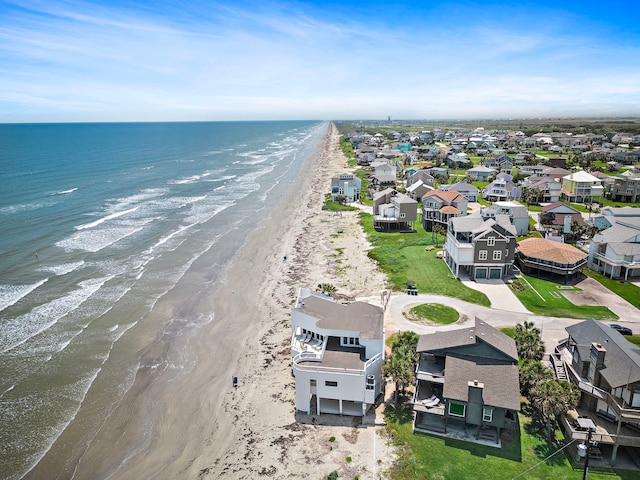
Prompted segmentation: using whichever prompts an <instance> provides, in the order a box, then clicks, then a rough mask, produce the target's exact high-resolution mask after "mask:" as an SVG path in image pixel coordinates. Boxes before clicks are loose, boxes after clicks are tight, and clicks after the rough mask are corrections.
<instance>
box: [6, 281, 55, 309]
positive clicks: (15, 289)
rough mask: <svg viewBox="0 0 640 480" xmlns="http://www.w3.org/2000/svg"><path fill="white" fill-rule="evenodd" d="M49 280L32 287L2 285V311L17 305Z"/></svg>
mask: <svg viewBox="0 0 640 480" xmlns="http://www.w3.org/2000/svg"><path fill="white" fill-rule="evenodd" d="M47 280H49V279H48V278H45V279H43V280H40V281H39V282H36V283H33V284H31V285H0V311H2V310H4V309H5V308H8V307H10V306H11V305H15V304H16V303H17V302H19V301H20V299H21V298H24V297H26V296H27V295H29V294H30V293H31V292H33V291H34V290H35V289H36V288H38V287H39V286H40V285H43V284H44V283H46V282H47Z"/></svg>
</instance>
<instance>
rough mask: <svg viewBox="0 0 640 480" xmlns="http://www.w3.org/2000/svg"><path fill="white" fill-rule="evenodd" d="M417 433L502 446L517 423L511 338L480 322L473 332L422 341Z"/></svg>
mask: <svg viewBox="0 0 640 480" xmlns="http://www.w3.org/2000/svg"><path fill="white" fill-rule="evenodd" d="M417 350H418V354H419V360H418V365H417V367H416V376H417V381H418V383H417V385H416V392H415V396H414V400H413V410H414V412H415V414H416V416H415V422H414V431H418V432H440V433H444V434H449V433H454V432H456V433H460V434H462V435H456V438H460V436H462V437H463V438H465V437H466V438H467V439H469V440H470V441H474V440H475V441H485V442H491V443H493V444H497V445H500V434H501V432H502V431H503V430H504V429H507V430H513V429H515V428H516V427H517V425H518V411H519V410H520V383H519V379H518V354H517V351H516V344H515V342H514V340H513V339H512V338H509V337H508V336H507V335H505V334H503V333H502V332H500V331H499V330H496V329H495V328H494V327H492V326H491V325H489V324H487V323H486V322H483V321H482V320H480V319H478V318H476V320H475V325H474V326H473V327H472V328H461V329H458V330H450V331H445V332H436V333H432V334H428V335H422V336H421V337H420V339H419V340H418V349H417Z"/></svg>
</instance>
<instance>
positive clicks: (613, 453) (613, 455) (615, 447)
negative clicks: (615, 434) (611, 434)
mask: <svg viewBox="0 0 640 480" xmlns="http://www.w3.org/2000/svg"><path fill="white" fill-rule="evenodd" d="M617 455H618V444H617V443H615V444H614V445H613V450H612V451H611V460H610V463H611V466H612V467H615V466H616V456H617Z"/></svg>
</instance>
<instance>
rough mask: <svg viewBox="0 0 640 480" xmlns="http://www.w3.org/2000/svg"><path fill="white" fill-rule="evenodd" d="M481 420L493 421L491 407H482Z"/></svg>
mask: <svg viewBox="0 0 640 480" xmlns="http://www.w3.org/2000/svg"><path fill="white" fill-rule="evenodd" d="M482 421H483V422H491V421H493V408H488V407H484V408H483V409H482Z"/></svg>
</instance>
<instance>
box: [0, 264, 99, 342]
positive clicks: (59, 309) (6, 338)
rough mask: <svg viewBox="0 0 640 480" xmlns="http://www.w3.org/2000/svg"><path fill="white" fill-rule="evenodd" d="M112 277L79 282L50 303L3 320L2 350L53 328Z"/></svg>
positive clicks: (0, 338)
mask: <svg viewBox="0 0 640 480" xmlns="http://www.w3.org/2000/svg"><path fill="white" fill-rule="evenodd" d="M109 278H110V277H102V278H94V279H91V280H85V281H83V282H80V283H79V284H78V287H79V288H78V289H76V290H72V291H71V292H69V293H67V294H66V295H65V296H63V297H60V298H56V299H55V300H52V301H51V302H49V303H46V304H43V305H39V306H37V307H35V308H33V309H32V310H31V311H30V312H29V313H26V314H24V315H20V316H18V317H15V318H12V319H10V320H8V321H5V322H3V325H2V330H0V352H2V353H4V352H7V351H9V350H11V349H13V348H15V347H17V346H19V345H22V344H23V343H25V342H26V341H27V340H29V339H30V338H32V337H34V336H36V335H38V334H39V333H42V332H44V331H45V330H47V329H49V328H51V326H52V325H54V324H55V323H56V322H58V320H60V319H61V318H62V317H64V316H65V315H67V314H69V313H70V312H72V311H73V310H75V309H76V308H78V307H79V306H80V305H82V303H84V302H85V301H86V300H87V299H88V298H89V297H90V296H91V295H93V294H94V293H95V292H97V291H98V290H99V289H100V288H101V287H102V285H104V283H105V282H106V281H107V280H109Z"/></svg>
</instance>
